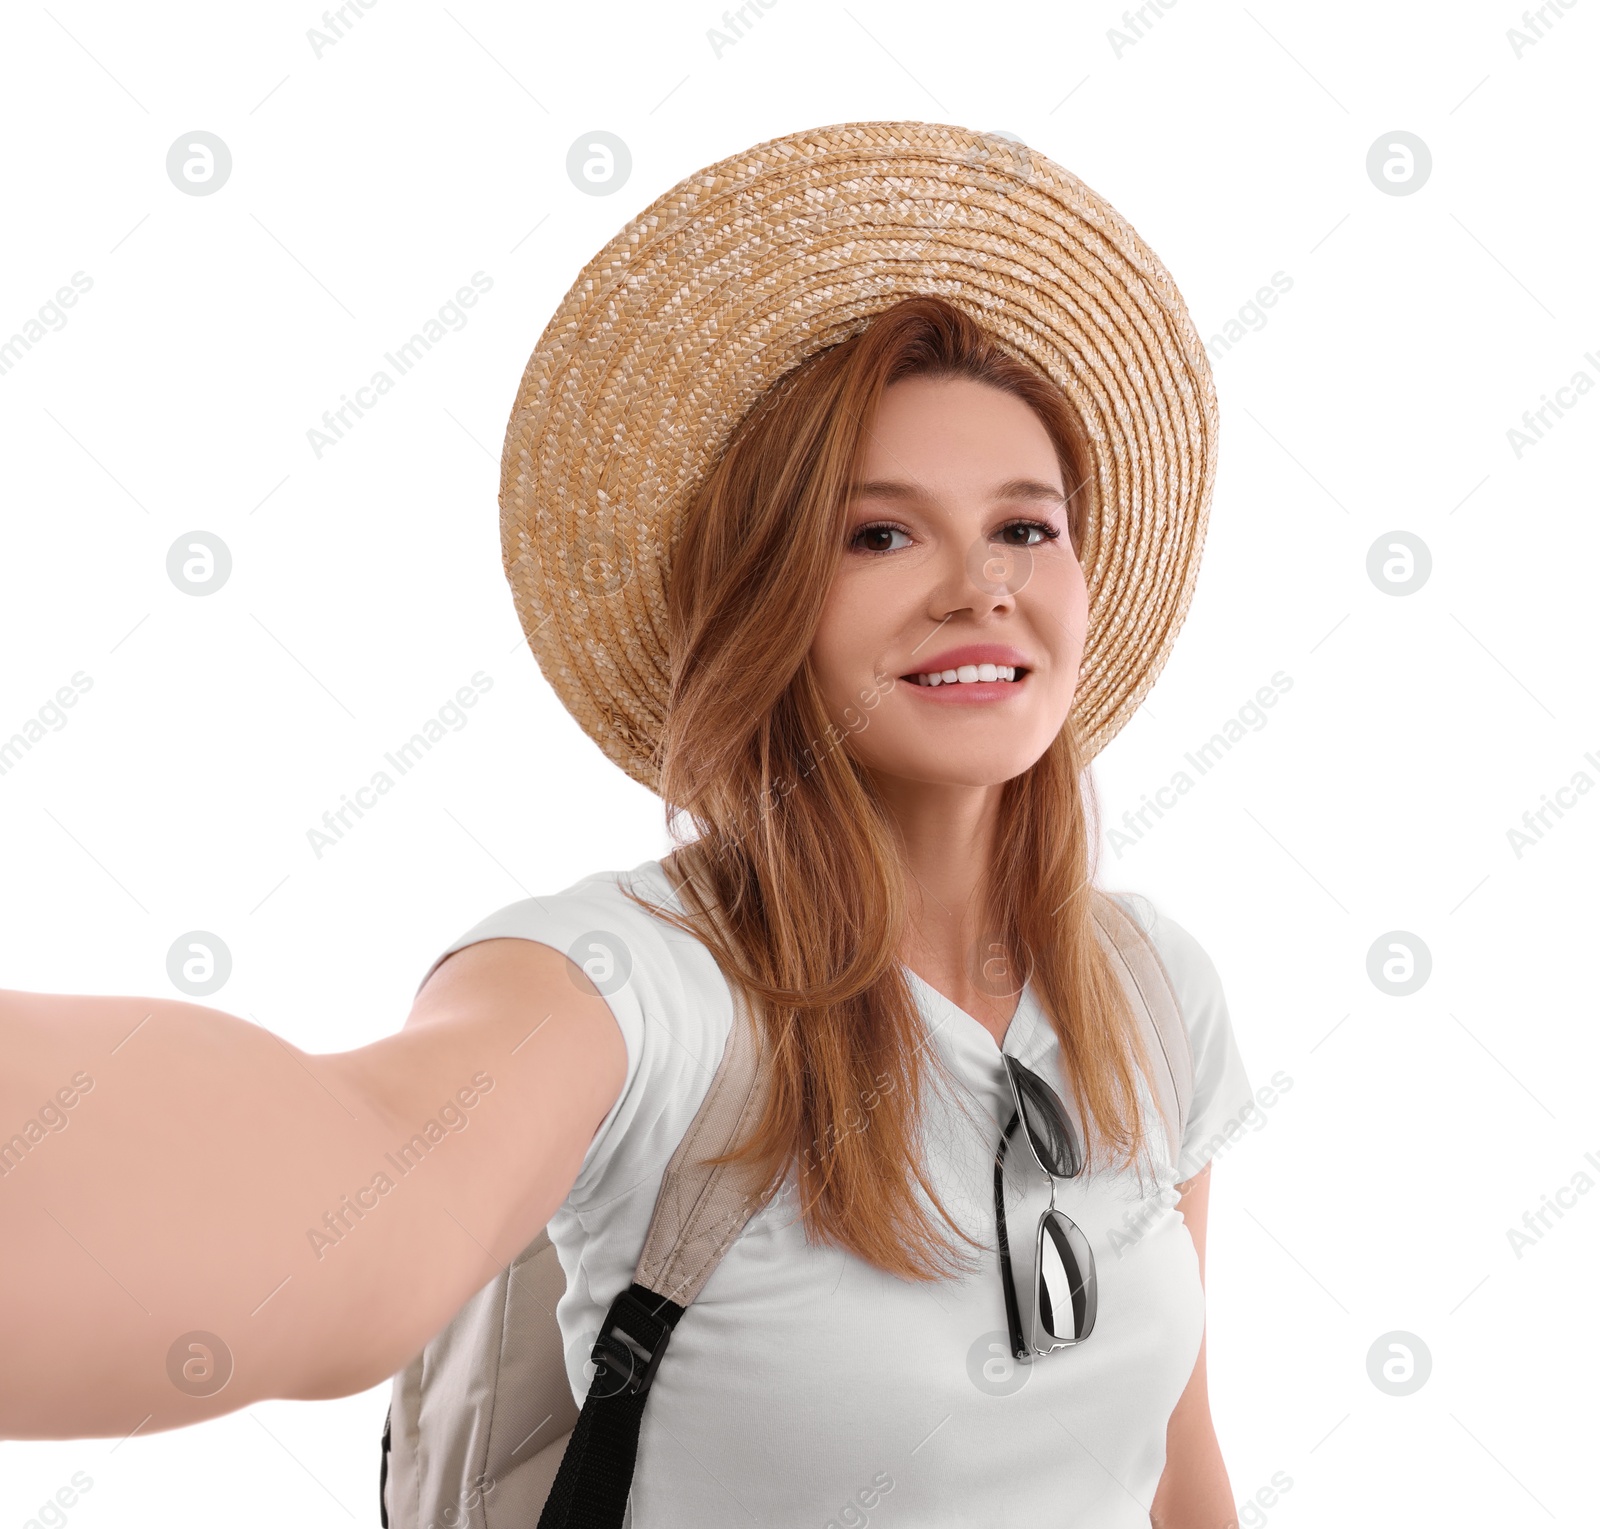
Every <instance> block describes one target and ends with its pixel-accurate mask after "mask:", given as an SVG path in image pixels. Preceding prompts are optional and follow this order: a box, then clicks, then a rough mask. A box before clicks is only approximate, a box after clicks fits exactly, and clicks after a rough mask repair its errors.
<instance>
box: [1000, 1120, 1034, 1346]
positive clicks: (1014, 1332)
mask: <svg viewBox="0 0 1600 1529" xmlns="http://www.w3.org/2000/svg"><path fill="white" fill-rule="evenodd" d="M1017 1118H1018V1117H1017V1116H1015V1115H1013V1116H1012V1117H1011V1124H1010V1125H1009V1126H1007V1127H1006V1132H1005V1135H1004V1136H1002V1137H1001V1138H1000V1150H999V1151H998V1152H996V1153H995V1158H994V1219H995V1225H996V1227H997V1228H998V1230H999V1247H1000V1283H1001V1286H1002V1287H1003V1288H1004V1290H1005V1295H1006V1325H1007V1327H1008V1328H1009V1329H1010V1331H1011V1355H1012V1358H1014V1359H1019V1360H1020V1359H1026V1358H1027V1357H1028V1351H1027V1348H1026V1347H1025V1345H1024V1343H1023V1338H1022V1313H1021V1312H1020V1311H1019V1310H1018V1309H1017V1286H1016V1281H1015V1280H1014V1279H1013V1278H1012V1275H1011V1240H1010V1238H1009V1237H1008V1236H1007V1235H1006V1196H1005V1160H1006V1143H1007V1142H1008V1141H1009V1140H1010V1138H1011V1132H1012V1131H1013V1130H1014V1129H1015V1128H1016V1125H1017Z"/></svg>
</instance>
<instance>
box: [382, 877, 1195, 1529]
mask: <svg viewBox="0 0 1600 1529" xmlns="http://www.w3.org/2000/svg"><path fill="white" fill-rule="evenodd" d="M671 860H672V857H671V856H669V857H668V859H667V861H666V862H663V863H664V864H667V865H668V868H669V872H672V866H671V863H670V862H671ZM673 874H674V879H676V878H677V875H681V869H680V870H679V871H678V872H675V873H673ZM700 902H701V906H702V907H704V908H706V909H707V911H709V912H710V913H711V915H712V917H716V911H715V908H714V905H712V904H711V903H710V902H709V900H707V899H700ZM1094 921H1095V926H1096V934H1097V936H1098V937H1099V939H1100V941H1101V944H1102V946H1103V947H1104V948H1105V949H1106V952H1107V954H1108V955H1109V956H1110V957H1111V960H1112V965H1113V967H1114V968H1115V969H1116V971H1117V974H1118V976H1119V978H1120V979H1121V981H1122V985H1123V990H1124V992H1125V993H1126V995H1127V997H1128V1000H1129V1002H1130V1004H1131V1006H1132V1009H1133V1013H1134V1015H1135V1017H1136V1018H1137V1019H1138V1020H1139V1021H1140V1023H1141V1026H1142V1031H1143V1037H1144V1042H1145V1045H1146V1048H1147V1049H1148V1050H1149V1052H1150V1057H1151V1060H1152V1064H1153V1066H1152V1071H1153V1072H1154V1074H1155V1080H1154V1081H1155V1084H1156V1088H1155V1092H1156V1094H1157V1096H1158V1098H1157V1103H1158V1105H1159V1108H1160V1110H1161V1114H1162V1119H1163V1124H1164V1126H1165V1129H1166V1136H1167V1142H1168V1146H1169V1149H1170V1152H1171V1156H1170V1159H1169V1160H1170V1161H1171V1162H1172V1163H1177V1162H1178V1160H1179V1152H1180V1150H1181V1146H1182V1141H1183V1132H1184V1128H1185V1127H1186V1126H1187V1124H1188V1119H1189V1107H1190V1101H1191V1097H1192V1094H1193V1089H1194V1054H1193V1049H1192V1047H1191V1045H1190V1040H1189V1032H1188V1029H1187V1027H1186V1025H1185V1023H1184V1021H1183V1018H1182V1016H1181V1014H1180V1013H1179V1009H1178V1002H1177V996H1176V994H1175V993H1174V992H1173V989H1172V984H1171V982H1170V980H1169V979H1168V976H1167V973H1166V970H1165V968H1164V967H1163V965H1162V963H1161V958H1160V956H1159V954H1158V953H1157V951H1156V948H1155V945H1154V943H1153V942H1152V941H1151V939H1150V936H1149V934H1148V933H1147V932H1146V930H1145V929H1144V927H1143V926H1142V924H1141V922H1140V921H1139V920H1138V919H1137V918H1136V917H1134V916H1131V915H1130V913H1129V912H1128V911H1127V909H1125V908H1124V907H1123V906H1121V905H1120V904H1119V903H1118V902H1116V901H1115V900H1113V898H1112V897H1111V896H1110V895H1108V894H1106V893H1103V892H1100V891H1095V893H1094ZM733 991H734V1023H733V1028H732V1030H731V1031H730V1032H729V1037H728V1042H727V1046H726V1049H725V1050H724V1053H723V1056H722V1060H721V1062H720V1064H719V1065H718V1068H717V1071H716V1074H715V1075H714V1077H713V1078H712V1081H711V1086H710V1088H709V1089H708V1090H707V1092H706V1097H705V1100H704V1102H703V1103H702V1104H701V1106H700V1109H699V1111H698V1113H697V1114H696V1115H695V1117H694V1120H693V1122H692V1123H691V1124H690V1126H689V1129H688V1131H687V1132H686V1133H685V1134H684V1137H683V1140H682V1141H681V1142H680V1143H679V1145H678V1148H677V1150H676V1151H675V1152H674V1153H673V1156H672V1159H671V1161H670V1162H669V1163H668V1164H667V1167H666V1171H665V1173H664V1174H663V1176H662V1182H661V1189H660V1193H659V1194H658V1196H657V1199H656V1204H655V1209H654V1211H653V1212H652V1215H651V1221H650V1227H649V1231H648V1233H647V1234H646V1237H645V1245H644V1250H643V1252H642V1253H641V1255H640V1258H639V1263H638V1267H637V1268H636V1270H635V1271H634V1277H633V1283H632V1284H631V1285H630V1286H629V1287H628V1288H627V1289H626V1290H623V1291H621V1292H620V1293H619V1294H618V1295H617V1297H616V1299H615V1300H614V1301H613V1303H612V1305H611V1309H610V1311H609V1312H608V1313H607V1315H606V1318H605V1321H604V1323H603V1324H602V1326H601V1330H600V1335H599V1337H598V1339H597V1340H596V1342H595V1345H594V1350H593V1353H592V1355H591V1359H592V1361H593V1363H594V1364H595V1366H596V1369H595V1374H594V1378H593V1380H592V1381H591V1383H590V1388H589V1394H588V1397H587V1398H586V1399H585V1401H584V1403H583V1407H582V1410H581V1411H580V1410H579V1408H578V1406H577V1405H576V1403H575V1401H574V1398H573V1395H572V1389H571V1385H570V1383H569V1381H568V1377H567V1367H566V1358H565V1353H564V1349H563V1344H562V1338H561V1331H560V1328H559V1327H558V1325H557V1322H556V1317H555V1311H556V1303H557V1302H558V1301H559V1300H560V1299H561V1296H562V1294H563V1293H564V1292H565V1289H566V1277H565V1275H564V1274H563V1272H562V1269H561V1265H560V1263H559V1262H558V1260H557V1257H556V1250H555V1247H554V1245H553V1244H552V1243H551V1241H550V1237H549V1233H548V1232H545V1231H541V1232H540V1233H539V1235H538V1236H537V1237H535V1238H534V1240H533V1241H532V1242H531V1243H529V1244H528V1246H527V1247H526V1248H525V1249H524V1250H523V1251H522V1252H521V1253H520V1254H519V1255H518V1256H517V1258H516V1259H515V1260H514V1261H513V1262H512V1264H511V1265H510V1266H509V1267H508V1268H507V1269H506V1270H505V1271H504V1272H503V1273H501V1275H500V1276H499V1277H498V1278H497V1279H494V1280H491V1281H490V1282H489V1283H488V1284H487V1285H485V1286H484V1287H483V1289H482V1290H480V1291H479V1292H478V1293H477V1294H476V1295H474V1296H473V1297H472V1298H471V1299H470V1300H468V1301H467V1302H466V1304H465V1305H464V1306H463V1307H462V1308H461V1310H460V1311H459V1312H458V1313H457V1314H456V1315H455V1317H454V1318H452V1319H451V1321H450V1322H449V1323H448V1324H447V1325H446V1326H445V1327H444V1328H443V1329H442V1330H441V1331H440V1332H439V1333H438V1334H437V1335H436V1336H435V1337H434V1338H433V1339H432V1340H431V1341H430V1342H429V1343H428V1344H427V1346H426V1347H425V1348H424V1349H423V1350H422V1352H421V1353H420V1354H418V1355H417V1357H416V1358H415V1359H413V1360H412V1362H411V1363H410V1364H409V1365H408V1366H407V1367H406V1368H405V1369H404V1370H402V1371H401V1372H400V1373H399V1374H398V1375H396V1376H395V1377H394V1379H393V1382H392V1390H391V1397H390V1404H389V1413H388V1416H387V1417H386V1418H385V1419H384V1425H383V1440H382V1448H383V1454H382V1460H381V1463H380V1468H379V1478H378V1496H379V1515H380V1520H381V1522H382V1524H383V1525H384V1526H385V1529H464V1526H470V1529H529V1526H531V1525H535V1524H537V1525H538V1529H569V1526H573V1529H575V1526H577V1525H578V1524H580V1523H581V1524H582V1525H584V1526H602V1525H604V1526H616V1529H620V1526H621V1525H622V1524H623V1522H624V1514H625V1512H626V1509H627V1503H628V1492H629V1488H630V1486H631V1484H632V1480H633V1467H634V1460H635V1456H636V1454H637V1450H638V1440H639V1428H640V1424H641V1421H642V1418H643V1413H644V1403H645V1398H646V1396H647V1395H648V1392H649V1388H650V1383H651V1380H652V1378H653V1377H654V1374H655V1369H656V1366H657V1365H658V1364H659V1363H660V1361H661V1357H662V1354H663V1352H664V1351H665V1349H666V1347H667V1344H668V1340H669V1339H670V1337H671V1335H672V1329H673V1327H674V1326H675V1325H676V1324H677V1321H678V1319H679V1318H680V1317H681V1316H682V1315H683V1312H684V1311H685V1310H686V1309H687V1307H688V1306H689V1305H690V1303H691V1302H692V1301H693V1300H694V1298H695V1297H696V1296H697V1295H698V1294H699V1293H700V1290H701V1288H702V1287H703V1286H704V1284H705V1282H706V1280H707V1279H709V1278H710V1276H711V1273H712V1271H713V1270H714V1269H715V1268H716V1266H717V1264H718V1262H719V1261H720V1260H721V1258H722V1256H723V1254H724V1253H725V1252H726V1251H727V1250H728V1248H729V1247H730V1246H731V1245H732V1243H733V1241H734V1240H735V1238H737V1237H738V1235H739V1233H740V1232H741V1231H743V1229H744V1226H745V1224H746V1222H748V1221H749V1219H750V1218H751V1216H753V1215H754V1214H755V1213H756V1212H757V1211H758V1210H759V1209H760V1203H759V1197H758V1196H757V1195H754V1194H752V1193H751V1192H750V1191H749V1188H748V1181H746V1180H745V1179H744V1178H743V1171H744V1165H741V1164H723V1165H721V1166H718V1167H712V1168H708V1167H706V1166H704V1164H703V1163H702V1162H701V1161H700V1159H701V1157H702V1156H706V1157H714V1156H716V1155H718V1154H719V1153H722V1152H725V1151H727V1150H728V1149H729V1148H730V1147H732V1146H733V1145H734V1144H735V1143H736V1142H737V1141H739V1140H740V1139H742V1137H743V1135H744V1134H745V1132H746V1131H747V1129H748V1128H749V1126H750V1124H752V1123H753V1121H754V1118H755V1115H756V1113H757V1110H758V1108H759V1104H760V1101H761V1096H762V1093H763V1091H764V1086H765V1078H766V1062H767V1058H766V1054H765V1051H764V1047H763V1043H762V1037H761V1032H760V1030H759V1027H758V1026H757V1024H756V1023H755V1020H754V1017H753V1016H752V1015H751V1013H750V1011H749V1009H748V1007H747V1005H746V1003H745V1001H744V995H743V994H742V992H741V990H740V989H739V988H738V986H737V985H736V984H735V985H733ZM1158 1059H1159V1060H1158ZM1163 1063H1164V1064H1165V1065H1163Z"/></svg>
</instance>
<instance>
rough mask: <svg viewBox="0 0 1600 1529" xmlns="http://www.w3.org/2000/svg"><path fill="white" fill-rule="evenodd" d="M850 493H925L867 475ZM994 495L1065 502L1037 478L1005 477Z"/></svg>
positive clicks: (855, 495)
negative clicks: (866, 478) (868, 477)
mask: <svg viewBox="0 0 1600 1529" xmlns="http://www.w3.org/2000/svg"><path fill="white" fill-rule="evenodd" d="M850 495H851V497H852V498H854V499H895V500H901V501H906V500H914V499H921V498H923V497H925V496H924V494H923V491H922V490H921V489H920V488H918V487H917V486H916V485H915V484H914V483H906V482H903V481H901V480H900V479H898V478H870V479H868V480H867V481H866V482H864V483H854V484H852V485H851V487H850ZM994 497H995V498H996V499H1032V500H1036V501H1039V502H1041V503H1043V502H1049V503H1051V504H1062V505H1064V504H1065V503H1066V502H1067V496H1066V495H1065V494H1064V493H1062V492H1061V490H1060V489H1058V488H1056V487H1055V486H1054V485H1053V484H1049V483H1045V482H1042V481H1041V480H1040V479H1038V478H1008V479H1007V480H1006V481H1005V482H1004V483H1002V484H1001V485H1000V486H999V487H998V488H997V489H996V490H995V491H994Z"/></svg>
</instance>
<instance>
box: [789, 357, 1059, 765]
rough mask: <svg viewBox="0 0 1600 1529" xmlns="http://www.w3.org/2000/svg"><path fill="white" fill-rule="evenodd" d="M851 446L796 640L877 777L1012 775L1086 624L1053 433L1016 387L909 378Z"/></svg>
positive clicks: (1045, 717)
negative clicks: (802, 631) (827, 563)
mask: <svg viewBox="0 0 1600 1529" xmlns="http://www.w3.org/2000/svg"><path fill="white" fill-rule="evenodd" d="M864 453H865V454H864V458H863V461H862V464H861V469H860V472H859V473H858V476H857V480H856V484H857V487H856V492H855V493H854V494H853V496H852V500H851V504H850V516H849V523H848V529H847V532H846V545H845V550H844V556H843V560H842V562H841V564H840V567H839V571H838V574H837V576H836V577H835V579H834V583H833V587H832V589H831V590H830V591H829V594H828V599H827V603H826V606H825V609H824V611H823V615H822V621H821V624H820V626H819V628H818V630H817V635H816V639H815V641H814V643H813V645H812V649H811V661H812V665H813V668H814V670H815V672H816V675H817V678H818V682H819V684H820V685H821V688H822V692H823V695H824V697H825V699H826V701H827V705H828V711H829V715H830V716H831V717H832V718H833V720H834V721H835V723H836V724H837V725H838V726H839V727H840V728H841V729H843V730H845V731H846V732H847V735H848V736H847V746H848V747H849V748H850V750H851V752H852V754H853V755H854V756H855V757H856V758H857V759H859V760H860V761H861V763H862V764H863V765H864V766H866V768H867V769H869V770H871V771H872V772H873V773H874V774H875V775H878V776H880V777H885V778H886V782H885V783H887V782H888V781H902V782H919V783H925V784H929V785H964V786H992V785H997V784H999V783H1000V782H1002V781H1005V780H1009V779H1011V778H1012V777H1013V776H1015V775H1020V774H1021V773H1022V772H1023V771H1024V770H1026V769H1027V768H1028V767H1029V766H1030V765H1032V764H1033V763H1034V761H1035V760H1037V759H1038V758H1039V756H1040V755H1041V754H1043V753H1044V751H1045V749H1047V748H1048V747H1049V746H1050V743H1051V741H1052V740H1053V739H1054V738H1055V736H1056V734H1057V733H1058V732H1060V730H1061V727H1062V725H1063V724H1064V723H1065V721H1066V719H1067V713H1068V711H1069V710H1070V709H1071V706H1072V698H1073V694H1074V692H1075V691H1076V688H1077V681H1078V667H1079V664H1080V663H1081V662H1082V658H1083V643H1084V634H1085V631H1086V629H1087V624H1088V609H1089V600H1088V591H1087V588H1086V585H1085V583H1084V576H1083V569H1082V568H1081V566H1080V565H1079V563H1078V559H1077V555H1076V554H1075V553H1074V551H1073V549H1072V542H1071V538H1070V536H1069V533H1068V520H1067V503H1066V500H1065V497H1064V484H1063V481H1062V476H1061V468H1060V464H1059V463H1058V461H1057V459H1056V453H1055V448H1054V446H1053V445H1052V444H1051V440H1050V437H1049V435H1048V434H1047V433H1046V431H1045V428H1044V426H1043V425H1042V424H1041V423H1040V421H1039V419H1038V416H1037V415H1035V414H1034V412H1033V410H1032V409H1030V408H1029V407H1028V406H1027V404H1025V403H1024V402H1023V401H1022V400H1021V399H1020V398H1017V397H1016V396H1015V395H1014V394H1011V393H1007V392H1003V391H1001V390H1000V389H998V388H994V387H990V386H989V385H987V384H985V383H979V382H974V381H972V380H970V379H968V378H959V379H952V378H940V379H937V380H934V379H929V378H926V377H909V378H905V379H903V380H902V381H900V382H897V383H895V384H894V385H893V386H891V387H890V388H888V389H887V390H886V391H885V392H884V394H883V398H882V401H881V403H880V405H879V408H878V412H877V415H876V416H875V418H874V419H873V421H872V423H871V426H870V428H869V430H868V432H867V441H866V446H865V448H864ZM987 664H994V665H1005V666H1014V670H1015V677H1014V678H1012V679H1009V680H1008V679H1005V678H1003V677H996V671H994V670H991V669H990V668H988V667H983V666H985V665H987ZM1005 672H1006V670H1005V669H1003V668H1002V669H1000V670H999V671H998V673H999V675H1000V676H1003V675H1004V674H1005ZM932 673H939V674H941V675H942V676H943V677H944V679H943V682H941V683H940V684H938V685H937V686H934V685H932V684H930V683H928V682H927V680H926V679H925V678H919V676H928V675H930V674H932ZM952 676H954V677H953V678H952Z"/></svg>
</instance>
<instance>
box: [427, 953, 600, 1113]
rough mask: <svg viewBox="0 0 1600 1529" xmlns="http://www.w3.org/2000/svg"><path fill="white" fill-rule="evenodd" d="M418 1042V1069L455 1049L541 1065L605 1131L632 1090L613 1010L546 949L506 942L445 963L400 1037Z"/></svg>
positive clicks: (570, 965)
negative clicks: (455, 1045)
mask: <svg viewBox="0 0 1600 1529" xmlns="http://www.w3.org/2000/svg"><path fill="white" fill-rule="evenodd" d="M406 1033H414V1034H415V1035H416V1036H417V1038H418V1041H419V1043H420V1042H424V1041H432V1042H433V1043H434V1045H428V1046H425V1047H419V1053H418V1061H419V1062H421V1061H422V1060H423V1058H424V1057H425V1056H437V1055H438V1051H437V1049H436V1048H437V1047H439V1046H443V1047H451V1044H452V1038H453V1039H454V1040H455V1041H458V1042H459V1044H460V1045H461V1046H463V1047H466V1048H468V1049H470V1050H471V1051H472V1052H473V1054H475V1055H477V1054H483V1053H485V1052H491V1053H495V1054H499V1055H502V1056H504V1057H505V1059H506V1066H507V1067H508V1068H512V1067H515V1065H516V1063H517V1062H518V1061H519V1060H521V1061H535V1062H537V1063H538V1066H539V1071H540V1072H541V1073H544V1074H545V1075H546V1076H547V1077H548V1076H550V1075H552V1074H554V1075H558V1076H559V1077H560V1079H561V1082H562V1085H563V1087H564V1088H566V1089H568V1090H570V1091H571V1093H572V1094H573V1095H574V1096H575V1102H578V1103H579V1107H580V1108H581V1109H583V1110H584V1114H585V1116H587V1115H589V1114H592V1115H593V1116H594V1120H593V1122H592V1124H593V1125H598V1124H599V1122H600V1121H601V1120H602V1119H603V1118H604V1117H605V1114H606V1112H607V1111H608V1110H610V1108H611V1106H612V1105H613V1104H615V1103H616V1100H617V1097H618V1095H620V1094H621V1092H622V1088H623V1084H624V1082H625V1081H626V1076H627V1067H628V1055H627V1047H626V1045H625V1043H624V1041H623V1036H622V1030H621V1028H620V1026H619V1025H618V1023H617V1020H616V1016H615V1014H614V1013H613V1012H612V1009H611V1006H610V1005H609V1004H608V1003H607V1002H606V999H605V998H604V997H603V996H602V995H601V993H600V991H599V989H598V988H596V987H595V985H594V983H593V982H592V981H591V980H590V979H589V977H588V975H587V974H586V973H585V972H584V970H583V968H582V967H581V966H579V965H578V964H577V963H576V962H575V961H573V960H572V958H571V957H570V956H568V955H567V954H566V953H565V952H563V951H561V950H558V949H556V948H555V947H554V946H552V945H546V944H544V943H542V942H540V941H538V940H529V939H522V938H519V937H516V936H498V937H494V938H490V939H483V940H477V941H475V942H474V943H472V944H470V945H466V946H463V947H462V948H461V949H459V950H455V951H452V952H450V953H449V954H448V955H447V956H445V957H444V958H443V959H442V960H441V961H440V962H439V964H438V965H437V966H435V967H434V969H433V971H432V972H431V973H430V975H429V976H428V979H427V981H425V982H424V983H423V985H422V987H421V989H420V990H419V991H418V993H417V995H416V998H415V999H414V1000H413V1001H412V1005H411V1011H410V1013H409V1014H408V1015H407V1016H406V1021H405V1026H404V1029H403V1032H402V1035H404V1034H406Z"/></svg>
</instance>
